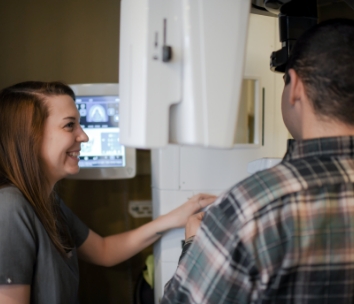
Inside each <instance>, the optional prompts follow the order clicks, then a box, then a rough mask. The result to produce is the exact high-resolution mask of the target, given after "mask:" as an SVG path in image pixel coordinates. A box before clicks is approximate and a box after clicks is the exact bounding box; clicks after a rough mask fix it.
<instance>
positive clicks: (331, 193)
mask: <svg viewBox="0 0 354 304" xmlns="http://www.w3.org/2000/svg"><path fill="white" fill-rule="evenodd" d="M353 300H354V137H338V138H337V137H336V138H320V139H312V140H306V141H301V142H296V141H293V140H290V141H289V144H288V151H287V153H286V155H285V157H284V159H283V161H282V163H280V164H279V165H278V166H276V167H273V168H271V169H268V170H264V171H261V172H258V173H256V174H254V175H252V176H251V177H249V178H247V179H245V180H244V181H242V182H240V183H239V184H237V185H235V186H234V187H233V188H232V189H231V190H230V191H228V192H227V193H226V194H225V195H223V196H222V197H220V198H219V199H218V201H217V202H216V203H215V205H214V206H213V207H212V208H210V209H209V210H208V211H207V213H206V216H205V217H204V220H203V223H202V226H201V229H200V230H199V233H198V234H197V236H196V237H195V240H194V243H193V244H192V246H191V247H190V249H189V250H188V252H187V253H186V255H185V256H184V257H183V259H182V260H181V262H180V264H179V266H178V269H177V271H176V274H175V276H174V277H173V278H172V280H171V281H170V282H169V283H168V284H167V285H166V290H165V295H164V298H163V300H162V302H161V303H163V304H165V303H198V304H201V303H277V304H278V303H279V304H282V303H284V304H285V303H311V304H312V303H314V304H317V303H321V304H322V303H335V304H340V303H352V302H353Z"/></svg>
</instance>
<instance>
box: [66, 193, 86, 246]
mask: <svg viewBox="0 0 354 304" xmlns="http://www.w3.org/2000/svg"><path fill="white" fill-rule="evenodd" d="M60 208H61V209H62V211H63V213H64V216H65V219H66V223H67V225H68V227H69V230H70V234H71V237H72V238H73V241H74V243H75V246H76V248H79V247H80V246H81V245H82V244H83V243H84V242H85V240H86V239H87V236H88V234H89V228H88V227H87V226H86V225H85V224H84V223H83V222H82V221H81V220H80V219H79V218H78V217H77V216H76V215H75V214H74V213H73V212H72V211H71V210H70V209H69V208H68V207H67V206H66V205H65V204H64V202H63V201H62V200H61V201H60Z"/></svg>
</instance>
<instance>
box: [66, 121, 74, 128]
mask: <svg viewBox="0 0 354 304" xmlns="http://www.w3.org/2000/svg"><path fill="white" fill-rule="evenodd" d="M74 125H75V124H74V123H73V122H69V123H68V124H67V125H65V128H68V129H73V128H74Z"/></svg>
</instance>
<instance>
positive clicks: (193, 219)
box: [185, 212, 205, 240]
mask: <svg viewBox="0 0 354 304" xmlns="http://www.w3.org/2000/svg"><path fill="white" fill-rule="evenodd" d="M204 214H205V212H199V213H197V214H193V215H191V216H190V217H189V218H188V221H187V224H186V232H185V239H186V240H188V238H190V237H191V236H194V235H196V234H197V231H198V229H199V227H200V224H201V223H202V220H203V217H204Z"/></svg>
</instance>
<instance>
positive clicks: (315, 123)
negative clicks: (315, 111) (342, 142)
mask: <svg viewBox="0 0 354 304" xmlns="http://www.w3.org/2000/svg"><path fill="white" fill-rule="evenodd" d="M301 133H302V134H301V139H311V138H319V137H338V136H354V126H351V125H348V124H344V123H342V122H338V121H335V120H332V119H328V118H322V117H317V116H316V117H312V119H311V118H308V119H307V120H306V122H305V123H304V125H303V128H302V132H301Z"/></svg>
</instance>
